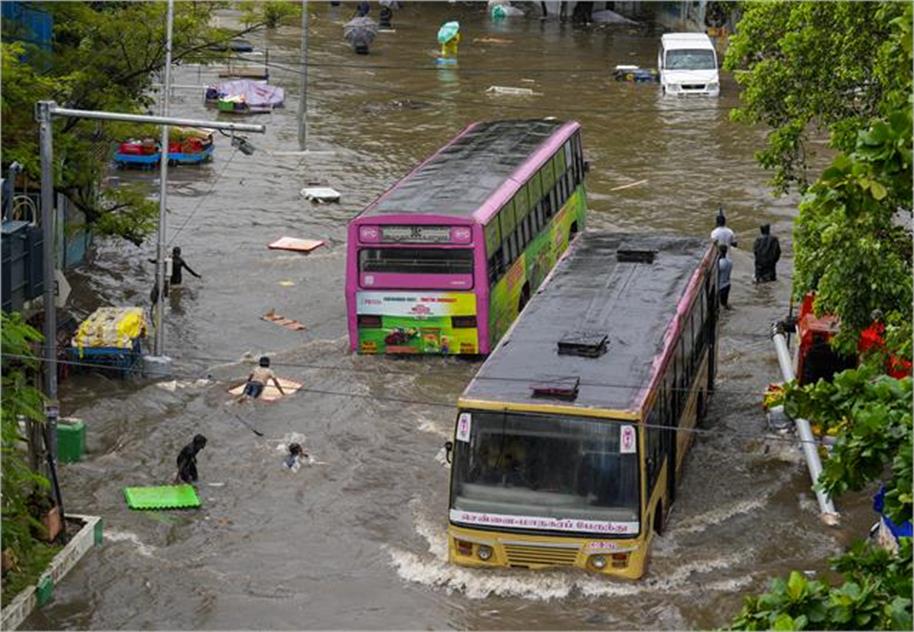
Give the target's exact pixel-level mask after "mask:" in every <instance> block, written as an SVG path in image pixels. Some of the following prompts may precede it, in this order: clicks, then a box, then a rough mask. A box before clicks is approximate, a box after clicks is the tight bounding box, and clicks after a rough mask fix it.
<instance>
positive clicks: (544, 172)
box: [539, 160, 555, 196]
mask: <svg viewBox="0 0 914 632" xmlns="http://www.w3.org/2000/svg"><path fill="white" fill-rule="evenodd" d="M539 173H540V178H541V179H542V182H543V195H544V196H545V195H547V194H548V193H549V191H550V190H551V189H552V185H554V184H555V173H554V172H553V171H552V161H551V160H547V161H546V164H544V165H543V166H542V167H541V168H540V171H539Z"/></svg>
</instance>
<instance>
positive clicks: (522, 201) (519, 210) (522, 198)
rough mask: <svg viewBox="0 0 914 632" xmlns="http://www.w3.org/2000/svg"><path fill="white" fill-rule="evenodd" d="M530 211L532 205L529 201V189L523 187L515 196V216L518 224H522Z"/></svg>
mask: <svg viewBox="0 0 914 632" xmlns="http://www.w3.org/2000/svg"><path fill="white" fill-rule="evenodd" d="M529 210H530V203H529V201H528V200H527V187H526V186H522V187H521V188H520V189H518V190H517V193H515V194H514V215H515V217H516V218H517V222H518V223H520V221H521V219H523V217H524V215H526V214H527V211H529Z"/></svg>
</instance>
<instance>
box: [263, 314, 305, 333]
mask: <svg viewBox="0 0 914 632" xmlns="http://www.w3.org/2000/svg"><path fill="white" fill-rule="evenodd" d="M260 320H266V321H268V322H271V323H275V324H277V325H279V326H280V327H285V328H286V329H291V330H292V331H304V330H305V329H307V328H306V327H305V326H304V325H302V324H301V323H300V322H298V321H297V320H294V319H292V318H286V317H285V316H283V315H282V314H277V313H276V310H273V309H271V310H270V311H268V312H267V313H266V314H264V315H263V316H261V317H260Z"/></svg>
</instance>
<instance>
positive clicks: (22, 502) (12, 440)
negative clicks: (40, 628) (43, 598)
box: [0, 312, 50, 583]
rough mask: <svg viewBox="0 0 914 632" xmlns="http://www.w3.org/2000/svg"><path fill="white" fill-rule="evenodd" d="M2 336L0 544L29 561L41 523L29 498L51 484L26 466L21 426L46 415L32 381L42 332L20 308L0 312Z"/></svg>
mask: <svg viewBox="0 0 914 632" xmlns="http://www.w3.org/2000/svg"><path fill="white" fill-rule="evenodd" d="M0 338H2V340H0V349H2V351H3V356H4V357H3V360H2V368H3V371H2V375H3V377H2V388H3V391H2V393H3V394H2V398H0V427H2V444H0V445H2V457H3V458H2V466H0V467H2V477H3V478H2V484H3V495H2V503H0V509H2V530H0V549H2V550H3V551H4V552H7V551H11V552H12V557H13V558H14V559H16V560H18V561H19V562H21V563H23V564H27V562H28V561H29V560H30V558H31V557H32V556H33V552H34V550H35V548H36V546H37V542H36V540H35V539H34V538H33V536H32V533H33V531H34V530H36V529H41V528H42V526H41V523H40V522H39V521H38V520H37V518H36V517H35V516H33V515H32V514H31V512H30V510H29V502H30V499H31V498H32V496H33V494H35V493H36V492H37V493H39V494H40V493H44V494H47V492H48V491H49V489H50V485H49V483H48V480H47V479H46V478H44V477H43V476H41V475H40V474H39V473H37V472H35V471H33V470H32V469H31V468H30V467H29V461H28V458H27V455H26V441H27V439H26V438H25V437H23V436H22V434H21V431H20V426H19V422H20V420H31V421H33V422H36V423H42V422H43V419H44V406H43V398H42V395H41V393H40V392H39V391H38V389H36V388H35V387H34V385H33V384H32V379H33V378H34V376H35V375H36V373H37V370H38V360H37V359H36V358H35V357H34V354H33V353H32V344H34V343H38V342H40V341H41V334H39V333H38V332H37V331H36V330H35V329H33V328H32V327H30V326H28V325H27V324H25V323H24V322H23V320H22V318H21V317H20V316H19V315H18V314H13V315H7V314H6V312H3V313H2V321H0ZM4 583H5V582H4Z"/></svg>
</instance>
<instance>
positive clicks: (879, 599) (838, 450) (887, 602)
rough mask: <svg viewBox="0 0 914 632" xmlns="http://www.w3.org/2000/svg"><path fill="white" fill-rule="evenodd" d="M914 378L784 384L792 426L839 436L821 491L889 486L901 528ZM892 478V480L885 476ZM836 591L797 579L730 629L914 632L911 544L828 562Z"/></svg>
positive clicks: (867, 549)
mask: <svg viewBox="0 0 914 632" xmlns="http://www.w3.org/2000/svg"><path fill="white" fill-rule="evenodd" d="M911 385H912V382H911V378H910V377H907V378H904V379H902V380H898V379H895V378H892V377H889V376H887V375H882V374H881V365H879V364H875V363H865V364H864V365H863V366H862V367H861V368H859V369H853V370H849V371H844V372H842V373H839V374H838V375H836V376H835V378H834V380H833V381H832V382H824V381H820V382H819V383H817V384H810V385H806V386H803V387H797V386H795V385H788V387H787V389H786V393H785V409H786V411H787V413H788V414H790V415H791V416H794V417H808V418H813V419H815V420H816V421H817V422H818V423H819V424H821V425H822V426H823V427H824V428H825V429H828V428H837V429H838V431H839V432H838V434H837V440H836V443H835V446H834V448H833V450H832V452H831V454H830V455H829V457H828V459H827V460H826V461H825V464H824V469H823V472H822V475H821V477H820V478H819V481H818V483H817V486H818V488H819V489H821V490H822V491H825V492H827V493H828V494H829V495H831V496H840V495H841V494H844V493H846V492H848V491H860V490H863V489H865V488H866V487H867V486H868V485H870V484H872V483H873V482H878V481H884V484H885V504H884V509H883V511H884V513H885V515H886V516H887V517H888V518H889V519H891V520H892V521H893V522H895V523H896V524H901V523H903V522H905V521H910V520H911V507H912V493H911V476H912V473H911V469H912V459H914V454H912V414H911V397H912V386H911ZM886 474H888V475H886ZM832 568H833V570H835V571H836V572H838V573H840V574H841V575H842V577H843V579H844V581H843V583H841V584H840V585H831V584H829V583H828V582H826V581H822V580H809V579H807V578H806V577H805V576H804V575H803V574H802V573H800V572H798V571H793V572H791V573H790V576H789V578H788V579H787V581H785V580H783V579H775V580H773V581H772V583H771V587H770V589H769V591H768V592H767V593H765V594H763V595H760V596H758V597H748V598H747V599H746V603H745V605H744V607H743V609H742V611H741V612H740V614H739V616H738V617H737V618H736V620H735V621H734V622H733V628H734V629H740V630H769V629H774V630H802V629H813V630H910V629H911V628H912V615H911V609H912V602H911V596H912V592H911V590H912V583H911V580H912V574H914V567H912V560H911V538H901V539H900V540H899V548H898V552H897V554H892V553H890V552H889V551H886V550H883V549H881V548H879V547H878V546H876V545H874V544H872V543H870V542H865V541H858V542H856V543H855V544H854V545H853V546H852V547H851V549H850V550H849V551H848V552H846V553H845V554H843V555H841V556H839V557H837V558H835V559H834V560H832Z"/></svg>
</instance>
